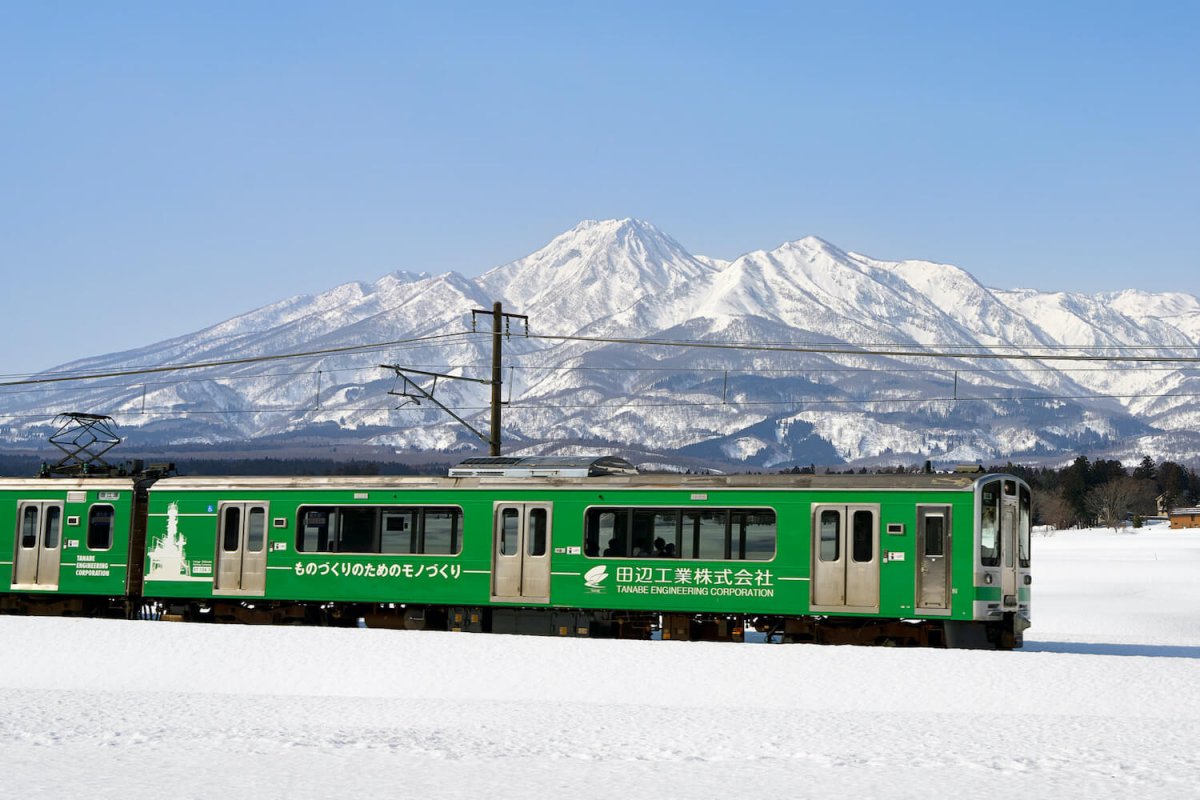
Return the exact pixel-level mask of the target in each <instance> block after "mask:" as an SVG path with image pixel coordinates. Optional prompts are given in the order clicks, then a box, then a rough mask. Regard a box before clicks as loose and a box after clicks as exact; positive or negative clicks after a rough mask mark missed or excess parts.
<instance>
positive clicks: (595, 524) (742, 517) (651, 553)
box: [581, 504, 779, 563]
mask: <svg viewBox="0 0 1200 800" xmlns="http://www.w3.org/2000/svg"><path fill="white" fill-rule="evenodd" d="M762 514H769V515H770V522H769V523H766V522H762V521H756V520H755V517H756V516H759V515H762ZM768 524H769V525H770V531H769V536H770V544H771V549H770V550H769V551H766V550H764V549H763V548H762V547H761V541H762V539H763V534H762V532H761V531H756V530H751V526H752V525H768ZM670 526H673V529H674V532H673V533H672V532H671V530H669V527H670ZM659 540H661V541H662V544H661V545H659V544H658V542H659ZM714 549H715V550H718V551H719V555H699V553H706V552H709V551H711V550H714ZM581 550H582V553H583V555H584V556H585V557H586V558H591V559H598V560H599V559H630V560H645V559H652V560H660V559H669V560H671V561H687V562H697V561H702V562H703V561H707V562H711V561H735V562H743V561H751V562H755V563H769V562H772V561H774V560H775V559H776V558H777V557H778V555H779V512H778V510H776V509H775V508H773V507H771V506H696V505H693V506H685V505H664V504H653V505H644V506H643V505H615V504H613V505H609V504H604V505H591V506H587V507H586V508H585V509H584V510H583V547H582V548H581Z"/></svg>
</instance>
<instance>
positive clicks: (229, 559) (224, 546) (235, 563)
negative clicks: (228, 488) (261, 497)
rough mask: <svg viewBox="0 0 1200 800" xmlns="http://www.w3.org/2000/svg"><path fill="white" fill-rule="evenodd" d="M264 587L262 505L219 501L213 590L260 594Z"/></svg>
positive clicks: (264, 521) (264, 509)
mask: <svg viewBox="0 0 1200 800" xmlns="http://www.w3.org/2000/svg"><path fill="white" fill-rule="evenodd" d="M266 588H267V506H266V504H265V503H221V504H220V506H219V507H218V509H217V574H216V575H215V576H214V583H213V591H214V592H220V593H222V594H239V595H262V594H264V593H265V592H266Z"/></svg>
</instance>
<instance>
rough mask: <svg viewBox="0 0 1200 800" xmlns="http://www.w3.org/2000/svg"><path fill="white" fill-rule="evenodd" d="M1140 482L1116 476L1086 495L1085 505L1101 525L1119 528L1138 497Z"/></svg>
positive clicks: (1114, 528)
mask: <svg viewBox="0 0 1200 800" xmlns="http://www.w3.org/2000/svg"><path fill="white" fill-rule="evenodd" d="M1138 484H1139V482H1138V481H1136V480H1134V479H1132V478H1115V479H1113V480H1110V481H1108V482H1107V483H1102V484H1100V485H1099V486H1097V487H1095V488H1094V489H1090V490H1089V491H1088V493H1087V494H1086V495H1084V498H1083V502H1084V505H1085V507H1086V508H1087V510H1088V513H1089V514H1091V515H1092V516H1093V517H1094V518H1095V519H1096V520H1097V521H1098V522H1099V523H1100V524H1101V525H1103V526H1104V527H1106V528H1112V529H1113V530H1114V531H1115V530H1119V529H1120V526H1121V523H1123V522H1124V521H1125V516H1126V515H1127V514H1128V513H1129V512H1130V511H1131V510H1132V509H1133V505H1134V503H1135V502H1136V501H1137V499H1138V494H1139V492H1138V490H1139V488H1140V486H1139V485H1138Z"/></svg>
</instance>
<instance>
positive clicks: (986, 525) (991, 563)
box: [979, 481, 1000, 567]
mask: <svg viewBox="0 0 1200 800" xmlns="http://www.w3.org/2000/svg"><path fill="white" fill-rule="evenodd" d="M979 563H980V564H982V565H983V566H985V567H998V566H1000V481H991V482H989V483H985V484H984V485H983V487H982V488H981V489H980V490H979Z"/></svg>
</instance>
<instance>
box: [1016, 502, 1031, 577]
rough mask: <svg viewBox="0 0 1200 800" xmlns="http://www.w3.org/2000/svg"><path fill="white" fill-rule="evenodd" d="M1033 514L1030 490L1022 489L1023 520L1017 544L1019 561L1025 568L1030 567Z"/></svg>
mask: <svg viewBox="0 0 1200 800" xmlns="http://www.w3.org/2000/svg"><path fill="white" fill-rule="evenodd" d="M1032 516H1033V515H1032V513H1031V508H1030V497H1029V490H1028V489H1026V488H1025V487H1024V486H1022V487H1021V519H1020V521H1019V522H1018V525H1019V528H1018V531H1019V537H1018V542H1017V559H1018V562H1019V563H1020V565H1021V566H1022V567H1024V568H1028V567H1029V532H1030V530H1031V529H1032V524H1033V520H1032Z"/></svg>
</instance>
